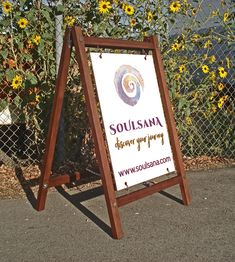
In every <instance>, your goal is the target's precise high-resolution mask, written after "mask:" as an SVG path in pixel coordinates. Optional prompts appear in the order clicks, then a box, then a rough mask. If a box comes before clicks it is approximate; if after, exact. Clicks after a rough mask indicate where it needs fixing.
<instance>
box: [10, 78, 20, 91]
mask: <svg viewBox="0 0 235 262" xmlns="http://www.w3.org/2000/svg"><path fill="white" fill-rule="evenodd" d="M21 84H22V77H21V76H19V75H16V76H15V77H14V78H13V79H12V82H11V86H12V88H13V89H18V88H19V87H20V86H21Z"/></svg>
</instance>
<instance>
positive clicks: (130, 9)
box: [124, 5, 135, 15]
mask: <svg viewBox="0 0 235 262" xmlns="http://www.w3.org/2000/svg"><path fill="white" fill-rule="evenodd" d="M124 11H125V13H126V14H128V15H133V14H134V12H135V9H134V7H133V6H131V5H126V6H125V9H124Z"/></svg>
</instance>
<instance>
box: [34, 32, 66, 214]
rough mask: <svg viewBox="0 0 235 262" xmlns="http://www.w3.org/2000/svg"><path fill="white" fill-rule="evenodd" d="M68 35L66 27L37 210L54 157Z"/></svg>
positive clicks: (62, 94)
mask: <svg viewBox="0 0 235 262" xmlns="http://www.w3.org/2000/svg"><path fill="white" fill-rule="evenodd" d="M70 35H71V31H70V29H67V30H66V32H65V37H64V44H63V49H62V54H61V59H60V66H59V71H58V77H57V82H56V89H55V97H54V101H53V108H52V113H51V119H50V125H49V131H48V136H47V142H46V149H45V153H44V159H43V164H42V169H41V177H40V183H39V191H38V198H37V206H36V209H37V210H38V211H41V210H43V209H44V208H45V203H46V197H47V192H48V188H49V186H50V175H51V169H52V162H53V158H54V152H55V145H56V138H57V133H58V127H59V122H60V116H61V110H62V105H63V99H64V90H65V86H66V82H67V75H68V69H69V63H70V54H71V47H70Z"/></svg>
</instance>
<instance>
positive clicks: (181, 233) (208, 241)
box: [0, 168, 235, 262]
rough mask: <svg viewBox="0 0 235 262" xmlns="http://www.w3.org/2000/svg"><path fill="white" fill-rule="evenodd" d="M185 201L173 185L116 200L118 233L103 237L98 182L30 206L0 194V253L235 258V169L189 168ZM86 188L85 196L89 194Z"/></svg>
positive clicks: (29, 257) (13, 257) (11, 256)
mask: <svg viewBox="0 0 235 262" xmlns="http://www.w3.org/2000/svg"><path fill="white" fill-rule="evenodd" d="M187 175H188V179H189V185H190V191H191V195H192V204H191V205H190V206H188V207H187V206H183V205H182V204H180V203H179V202H178V201H175V200H174V199H173V198H172V197H169V195H168V193H169V194H171V195H173V196H174V197H176V198H181V197H180V190H179V186H174V187H172V188H170V189H169V190H167V191H166V192H167V193H163V194H160V193H156V194H154V195H152V196H149V197H146V198H143V199H142V200H139V201H136V202H133V203H131V204H129V205H126V206H124V207H122V208H120V213H121V219H122V224H123V230H124V238H123V239H121V240H114V239H112V238H111V237H110V228H109V218H108V215H107V211H106V205H105V200H104V197H103V195H102V190H100V189H99V188H98V189H93V190H90V191H87V192H86V193H79V192H74V193H73V194H71V195H69V194H68V193H64V192H61V193H60V192H54V193H50V194H49V195H48V198H47V205H46V209H45V210H44V211H42V212H37V211H35V209H33V207H32V205H31V204H30V203H29V202H28V201H27V200H22V199H21V200H2V201H0V233H1V237H0V261H1V262H6V261H9V262H14V261H17V262H18V261H31V262H32V261H34V262H37V261H49V262H50V261H78V262H80V261H81V262H90V261H92V262H93V261H94V262H96V261H97V262H99V261H102V262H105V261H107V262H110V261H119V262H120V261H121V262H125V261H135V262H138V261H141V262H142V261H148V262H149V261H154V262H158V261H161V262H164V261H166V262H171V261H172V262H177V261H179V262H183V261H187V262H193V261H203V262H205V261H213V262H215V261H221V262H233V261H235V230H234V226H235V216H234V214H235V209H234V207H235V205H234V197H235V190H234V189H235V183H234V182H235V169H234V168H226V169H217V170H214V171H206V172H188V174H187ZM91 196H92V198H90V197H91Z"/></svg>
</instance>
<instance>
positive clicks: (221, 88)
mask: <svg viewBox="0 0 235 262" xmlns="http://www.w3.org/2000/svg"><path fill="white" fill-rule="evenodd" d="M217 88H218V90H219V91H222V90H223V89H224V84H223V83H219V84H218V86H217Z"/></svg>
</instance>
